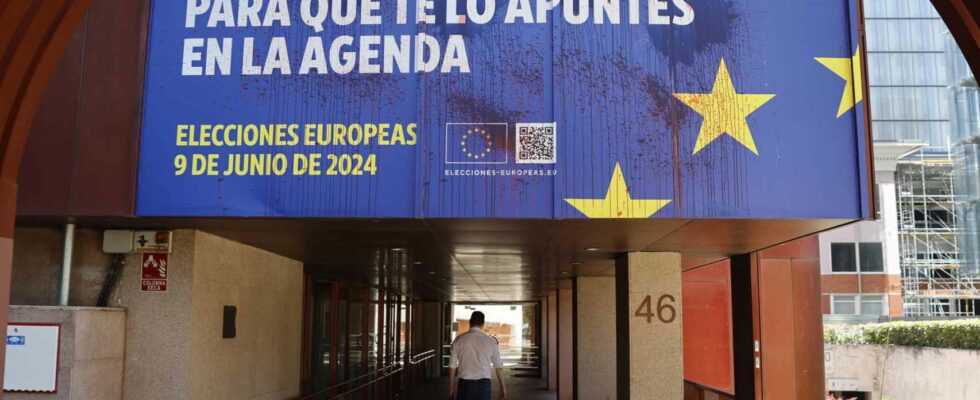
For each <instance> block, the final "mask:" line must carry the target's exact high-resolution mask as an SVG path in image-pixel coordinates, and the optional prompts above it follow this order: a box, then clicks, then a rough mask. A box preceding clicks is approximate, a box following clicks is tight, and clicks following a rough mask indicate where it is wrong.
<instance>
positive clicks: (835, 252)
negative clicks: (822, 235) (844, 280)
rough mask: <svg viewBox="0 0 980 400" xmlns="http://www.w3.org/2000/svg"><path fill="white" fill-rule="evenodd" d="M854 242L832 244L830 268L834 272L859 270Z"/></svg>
mask: <svg viewBox="0 0 980 400" xmlns="http://www.w3.org/2000/svg"><path fill="white" fill-rule="evenodd" d="M854 253H855V251H854V243H831V244H830V270H831V271H833V272H857V260H856V257H855V254H854Z"/></svg>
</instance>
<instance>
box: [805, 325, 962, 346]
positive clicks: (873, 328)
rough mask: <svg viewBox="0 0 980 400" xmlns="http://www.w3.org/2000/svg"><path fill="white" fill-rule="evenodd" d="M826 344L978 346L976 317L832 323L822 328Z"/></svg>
mask: <svg viewBox="0 0 980 400" xmlns="http://www.w3.org/2000/svg"><path fill="white" fill-rule="evenodd" d="M823 337H824V342H825V343H828V344H882V345H896V346H913V347H940V348H948V349H966V350H980V319H968V320H955V321H897V322H885V323H880V324H865V325H832V326H827V327H826V328H825V329H824V334H823Z"/></svg>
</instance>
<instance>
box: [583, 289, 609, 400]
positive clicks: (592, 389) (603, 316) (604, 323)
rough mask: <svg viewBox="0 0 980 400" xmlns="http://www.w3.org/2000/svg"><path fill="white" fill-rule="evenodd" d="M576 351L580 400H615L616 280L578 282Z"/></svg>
mask: <svg viewBox="0 0 980 400" xmlns="http://www.w3.org/2000/svg"><path fill="white" fill-rule="evenodd" d="M576 290H577V293H576V295H575V297H576V299H575V302H576V306H575V307H576V315H575V319H576V320H577V324H576V325H577V326H576V329H575V335H576V336H575V337H576V342H577V344H578V346H577V347H576V349H575V357H576V358H577V363H576V364H577V365H578V367H577V369H578V376H579V379H578V385H577V386H578V387H577V388H576V393H577V395H578V398H580V399H605V400H613V399H615V398H616V313H615V312H610V311H612V310H615V309H616V278H613V277H584V278H578V280H577V282H576Z"/></svg>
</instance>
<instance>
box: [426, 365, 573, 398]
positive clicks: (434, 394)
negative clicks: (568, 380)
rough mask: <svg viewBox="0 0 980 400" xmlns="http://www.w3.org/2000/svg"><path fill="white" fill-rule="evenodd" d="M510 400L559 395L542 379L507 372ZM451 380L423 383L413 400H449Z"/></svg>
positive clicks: (444, 379)
mask: <svg viewBox="0 0 980 400" xmlns="http://www.w3.org/2000/svg"><path fill="white" fill-rule="evenodd" d="M505 373H506V374H507V391H508V396H507V399H508V400H555V399H556V398H557V395H556V394H555V393H554V392H550V391H548V390H547V386H548V385H547V382H545V380H543V379H540V378H524V377H520V378H519V377H515V376H514V374H515V372H513V371H511V370H509V369H508V370H506V372H505ZM497 388H498V385H497V379H496V378H494V380H493V396H492V397H491V398H492V399H494V400H496V399H497V398H498V397H497V396H498V394H497ZM448 390H449V378H447V377H441V378H438V379H432V380H431V381H429V382H426V383H423V384H422V387H420V388H419V391H418V393H417V394H416V395H415V396H414V397H413V398H412V399H413V400H448V398H449V394H448Z"/></svg>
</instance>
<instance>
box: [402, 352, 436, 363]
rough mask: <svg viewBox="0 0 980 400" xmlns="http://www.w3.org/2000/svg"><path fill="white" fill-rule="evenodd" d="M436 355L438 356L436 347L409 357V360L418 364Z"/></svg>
mask: <svg viewBox="0 0 980 400" xmlns="http://www.w3.org/2000/svg"><path fill="white" fill-rule="evenodd" d="M435 356H436V349H430V350H427V351H423V352H421V353H419V354H416V355H413V356H411V357H409V358H410V359H409V361H408V362H409V363H410V364H412V365H417V364H421V363H423V362H426V361H428V360H429V359H431V358H433V357H435Z"/></svg>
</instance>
